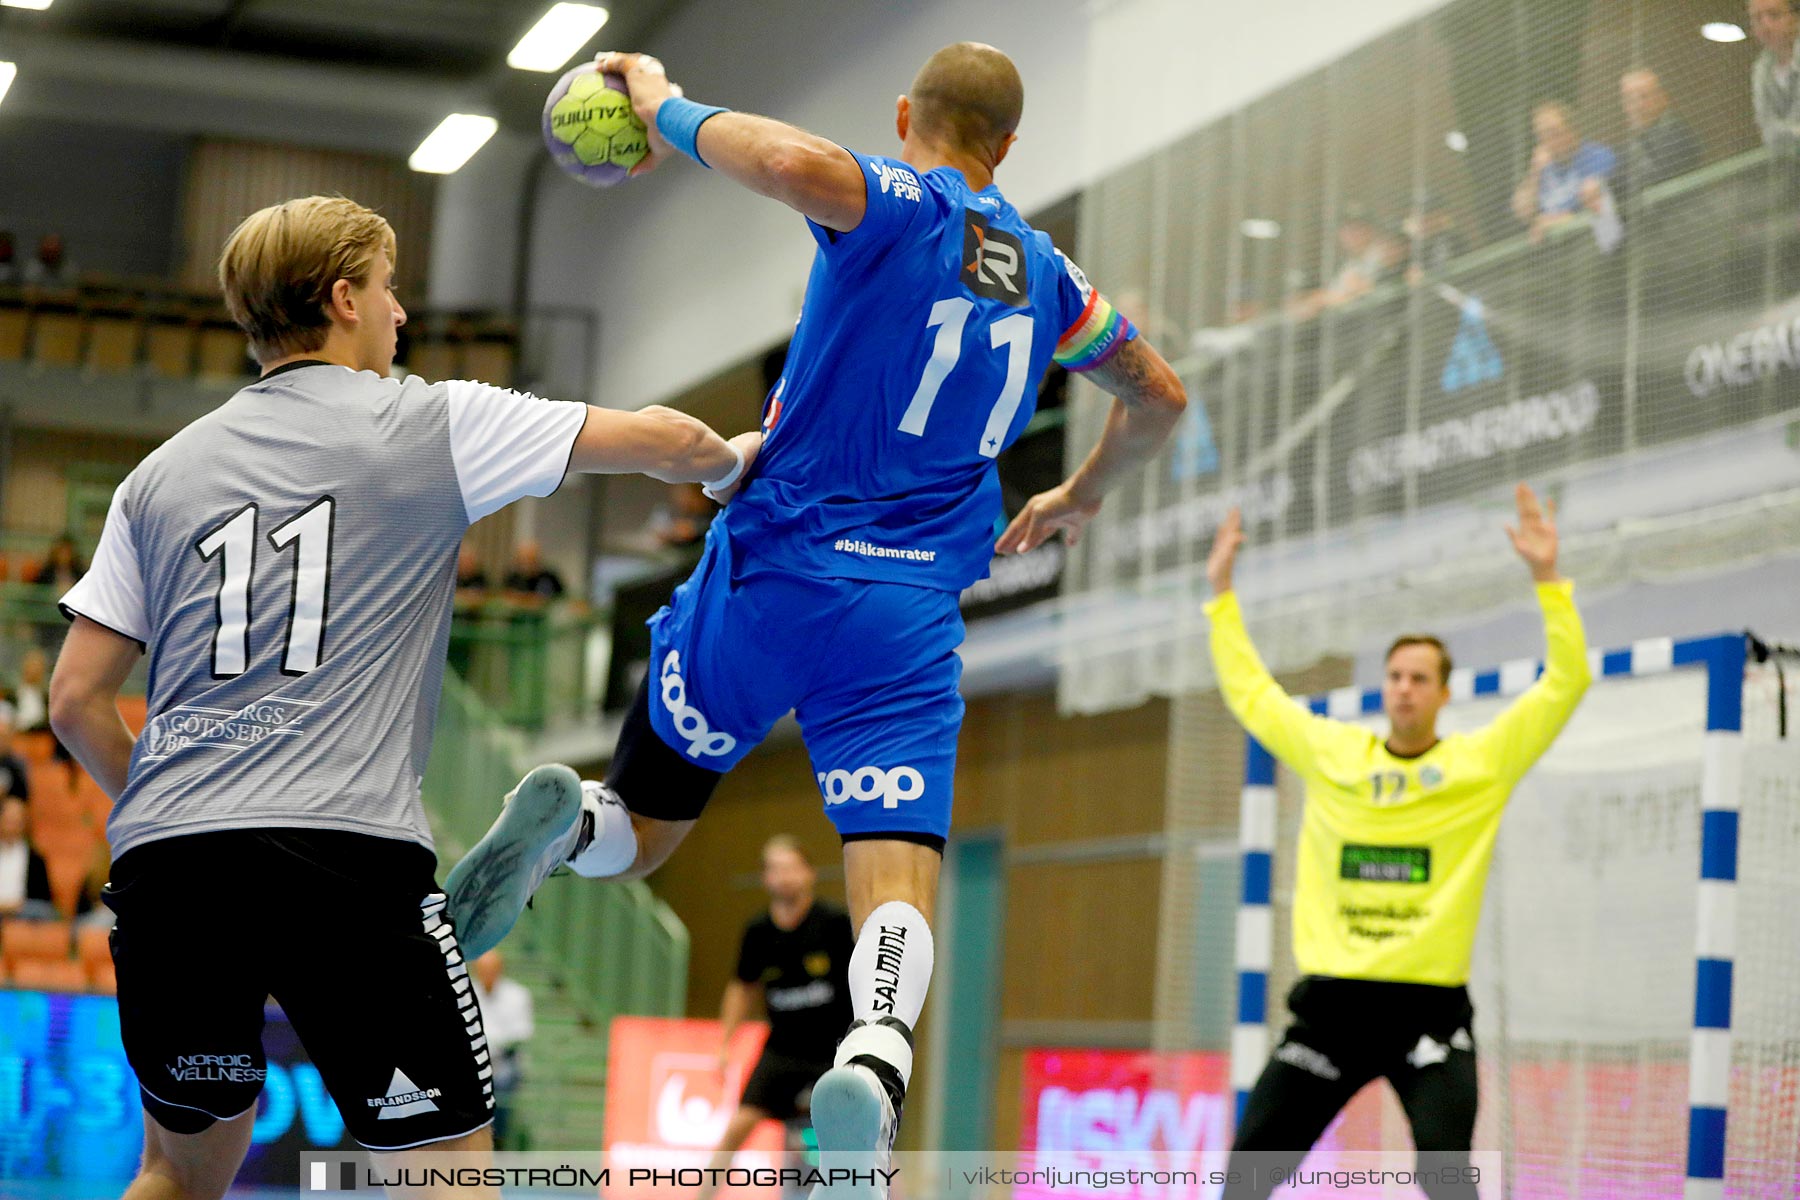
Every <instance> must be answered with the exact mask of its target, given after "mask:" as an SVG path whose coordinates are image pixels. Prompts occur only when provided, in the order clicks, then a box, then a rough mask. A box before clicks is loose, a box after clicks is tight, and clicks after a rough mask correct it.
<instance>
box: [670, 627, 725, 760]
mask: <svg viewBox="0 0 1800 1200" xmlns="http://www.w3.org/2000/svg"><path fill="white" fill-rule="evenodd" d="M660 682H661V684H662V703H663V708H665V709H667V710H668V713H669V719H670V720H672V721H674V722H675V733H676V735H677V736H678V737H680V738H681V739H682V740H683V741H685V742H687V752H688V753H689V754H690V755H692V756H693V757H695V758H702V757H708V756H710V757H713V758H717V757H719V756H720V755H725V754H730V753H731V752H732V751H733V750H735V749H736V748H737V739H736V738H734V737H732V736H731V735H730V734H729V733H714V732H713V727H712V725H711V723H710V722H708V721H707V719H706V714H705V713H703V712H701V711H700V710H699V709H697V708H695V707H693V706H692V705H690V704H689V703H688V702H687V683H686V681H684V680H683V679H682V678H681V655H680V653H679V652H677V651H674V650H671V651H669V655H668V657H667V658H665V659H663V662H662V676H661V680H660Z"/></svg>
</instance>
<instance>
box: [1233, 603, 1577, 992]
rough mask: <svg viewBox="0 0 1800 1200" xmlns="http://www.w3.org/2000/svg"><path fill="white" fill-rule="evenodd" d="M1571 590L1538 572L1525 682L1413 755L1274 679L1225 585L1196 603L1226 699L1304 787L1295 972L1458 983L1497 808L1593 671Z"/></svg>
mask: <svg viewBox="0 0 1800 1200" xmlns="http://www.w3.org/2000/svg"><path fill="white" fill-rule="evenodd" d="M1572 590H1573V585H1572V584H1570V583H1569V582H1568V581H1566V580H1564V581H1561V582H1557V583H1543V584H1539V585H1537V595H1538V604H1539V605H1540V606H1541V607H1542V608H1543V610H1544V635H1545V641H1546V643H1547V644H1548V652H1547V655H1546V659H1545V664H1544V673H1543V674H1542V675H1541V676H1539V678H1538V680H1537V682H1536V683H1534V684H1532V686H1531V687H1530V688H1529V689H1527V690H1526V691H1525V693H1524V694H1523V695H1521V696H1520V697H1519V698H1518V699H1517V700H1515V701H1513V703H1512V705H1511V706H1510V707H1508V708H1507V710H1506V711H1505V712H1503V713H1501V714H1500V715H1499V716H1498V717H1497V718H1495V719H1494V721H1493V722H1492V723H1490V724H1488V725H1486V726H1484V727H1482V728H1481V729H1478V730H1476V731H1475V732H1473V733H1453V734H1450V735H1449V736H1448V737H1445V738H1443V739H1441V740H1440V741H1439V742H1438V743H1437V744H1436V745H1435V746H1433V747H1432V748H1431V749H1429V750H1427V751H1426V752H1425V753H1423V754H1420V755H1418V756H1416V757H1414V758H1401V757H1398V756H1396V755H1394V754H1390V753H1389V752H1388V750H1387V747H1386V746H1385V744H1384V743H1383V740H1382V739H1381V738H1380V737H1378V736H1377V735H1376V734H1375V733H1374V732H1372V731H1370V730H1369V729H1366V728H1364V727H1363V726H1361V725H1352V724H1348V723H1346V722H1342V721H1333V720H1330V719H1328V718H1325V717H1321V716H1317V715H1315V714H1314V713H1313V712H1312V711H1311V710H1310V709H1308V708H1307V707H1306V706H1305V705H1303V704H1301V703H1300V702H1298V701H1296V700H1294V699H1293V698H1292V697H1291V696H1289V695H1288V694H1287V693H1286V692H1284V691H1282V690H1281V687H1280V686H1279V685H1278V684H1277V683H1276V682H1275V680H1274V679H1272V678H1271V677H1270V675H1269V671H1268V668H1266V667H1265V666H1263V663H1262V659H1260V658H1259V657H1258V656H1257V653H1256V648H1255V647H1254V646H1253V645H1251V643H1250V635H1249V633H1248V632H1247V631H1246V630H1245V629H1244V618H1243V613H1242V612H1241V611H1240V610H1239V608H1238V602H1237V596H1236V595H1235V594H1234V593H1231V592H1227V593H1226V594H1225V595H1223V596H1220V597H1218V598H1216V599H1214V600H1213V601H1212V602H1211V603H1210V604H1208V605H1207V608H1206V611H1207V614H1208V615H1209V616H1210V617H1211V618H1212V655H1213V664H1214V667H1215V669H1216V671H1217V672H1218V676H1219V688H1220V691H1221V692H1223V693H1224V697H1225V703H1226V704H1227V705H1229V706H1230V708H1231V711H1232V712H1233V713H1234V714H1235V715H1236V716H1237V719H1238V720H1239V721H1240V722H1241V723H1242V724H1243V726H1244V728H1245V729H1247V730H1248V731H1249V732H1250V733H1251V735H1252V736H1254V737H1255V738H1256V740H1257V741H1259V742H1261V743H1262V744H1263V745H1264V746H1265V747H1267V749H1268V750H1269V752H1270V753H1271V754H1273V755H1274V756H1275V757H1276V758H1277V759H1279V760H1280V761H1281V762H1283V763H1285V764H1286V765H1287V766H1288V767H1289V768H1290V769H1292V770H1293V771H1294V773H1295V774H1297V775H1298V776H1299V777H1300V778H1301V780H1302V781H1303V782H1304V784H1305V786H1306V809H1305V813H1304V815H1303V817H1302V820H1301V825H1300V856H1299V863H1298V876H1297V880H1296V884H1295V889H1294V959H1295V961H1296V963H1297V965H1298V966H1299V968H1300V970H1301V972H1302V973H1303V974H1307V975H1332V976H1338V977H1341V978H1345V979H1379V980H1387V981H1391V982H1401V983H1430V984H1439V985H1445V986H1453V985H1457V984H1462V983H1466V982H1468V978H1469V958H1470V956H1471V953H1472V951H1473V949H1474V945H1475V925H1476V922H1477V921H1478V920H1479V919H1480V916H1481V893H1482V888H1483V887H1484V885H1485V884H1486V881H1487V873H1488V864H1489V862H1490V861H1491V860H1492V858H1493V853H1494V838H1495V836H1496V835H1497V834H1498V833H1499V830H1500V814H1501V810H1502V809H1503V808H1504V807H1505V806H1506V801H1507V798H1508V797H1509V796H1510V795H1511V793H1512V789H1513V785H1515V784H1516V783H1518V781H1519V779H1520V778H1521V777H1522V776H1523V775H1524V774H1525V772H1526V771H1528V770H1530V769H1531V765H1532V763H1534V762H1536V761H1537V759H1538V757H1539V756H1540V755H1541V754H1543V753H1544V751H1545V750H1547V749H1548V748H1549V747H1550V743H1551V742H1552V741H1554V740H1555V738H1556V735H1557V734H1558V733H1559V732H1561V730H1562V727H1563V725H1564V724H1565V723H1567V721H1568V719H1569V715H1570V714H1571V713H1572V712H1574V711H1575V705H1576V703H1577V702H1578V701H1579V700H1580V699H1581V694H1582V692H1584V691H1586V690H1587V685H1588V682H1589V680H1590V679H1591V674H1590V672H1589V668H1588V660H1587V639H1586V637H1585V636H1584V634H1583V633H1582V629H1581V616H1580V614H1578V613H1577V612H1576V611H1575V602H1574V599H1573V598H1572V596H1571V592H1572Z"/></svg>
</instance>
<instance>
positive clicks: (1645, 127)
mask: <svg viewBox="0 0 1800 1200" xmlns="http://www.w3.org/2000/svg"><path fill="white" fill-rule="evenodd" d="M1619 104H1620V106H1621V107H1622V108H1624V110H1625V125H1626V127H1627V128H1628V129H1630V130H1631V137H1630V138H1629V139H1628V140H1627V141H1626V143H1625V153H1624V155H1622V156H1621V158H1620V160H1619V173H1618V177H1617V179H1616V180H1615V182H1614V185H1613V191H1614V193H1615V194H1616V195H1617V196H1618V198H1619V201H1620V203H1622V204H1628V203H1630V202H1631V200H1632V199H1633V198H1634V197H1636V196H1637V195H1638V194H1639V193H1641V192H1642V191H1643V190H1644V189H1645V188H1649V187H1655V186H1656V185H1657V184H1659V183H1661V182H1662V181H1663V180H1665V179H1673V178H1675V177H1676V176H1677V175H1685V174H1687V173H1688V172H1689V171H1692V170H1693V169H1694V168H1695V167H1697V166H1699V165H1700V157H1701V151H1700V139H1699V138H1697V137H1695V136H1694V131H1693V130H1692V129H1690V128H1688V124H1687V122H1686V121H1683V120H1682V119H1681V118H1680V117H1679V116H1677V115H1675V111H1674V109H1673V108H1671V107H1670V104H1669V93H1668V92H1666V91H1664V90H1663V85H1662V80H1661V79H1659V78H1657V75H1656V72H1655V71H1651V70H1648V69H1646V68H1643V67H1639V68H1638V69H1637V70H1634V71H1627V72H1625V74H1623V75H1621V76H1619Z"/></svg>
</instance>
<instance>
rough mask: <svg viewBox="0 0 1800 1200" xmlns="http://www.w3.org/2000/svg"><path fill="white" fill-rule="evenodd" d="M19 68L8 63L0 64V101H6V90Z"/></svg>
mask: <svg viewBox="0 0 1800 1200" xmlns="http://www.w3.org/2000/svg"><path fill="white" fill-rule="evenodd" d="M18 73H19V68H18V67H16V66H14V65H13V64H12V63H9V62H0V100H4V99H6V89H7V88H9V87H11V86H12V81H13V76H14V75H17V74H18Z"/></svg>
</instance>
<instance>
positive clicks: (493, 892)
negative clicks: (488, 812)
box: [444, 763, 591, 960]
mask: <svg viewBox="0 0 1800 1200" xmlns="http://www.w3.org/2000/svg"><path fill="white" fill-rule="evenodd" d="M583 807H584V806H583V804H582V786H581V777H580V776H579V775H577V774H575V772H574V771H573V770H572V769H570V768H569V767H565V766H563V765H561V764H560V763H550V764H547V765H545V766H541V767H534V768H532V769H531V771H529V772H528V773H527V774H526V776H525V778H523V779H521V780H519V785H518V786H517V787H515V788H514V789H513V790H512V791H510V792H508V793H507V794H506V798H505V800H503V801H502V804H501V809H500V815H499V817H497V818H496V819H495V820H494V824H493V825H492V826H491V827H490V828H489V829H488V831H487V833H486V834H485V835H483V837H482V839H481V840H480V841H479V842H477V843H475V847H474V849H472V850H470V851H469V852H468V853H467V854H465V855H464V856H463V859H462V861H461V862H459V863H457V864H456V866H455V867H453V868H451V870H450V876H449V878H448V879H447V880H445V882H444V893H445V895H446V896H448V897H449V906H448V907H449V912H450V919H451V922H452V924H453V925H454V927H455V929H456V938H457V942H458V944H459V945H460V946H461V948H462V952H463V955H464V957H466V958H468V959H471V960H473V959H477V958H480V957H481V956H482V955H483V954H486V953H487V952H488V951H489V950H492V949H493V948H494V947H495V946H498V945H499V944H500V940H501V939H502V938H504V937H505V936H506V935H507V934H508V933H509V932H511V931H512V927H513V924H514V923H515V922H517V921H518V919H519V914H521V913H523V912H524V911H525V905H526V904H527V903H529V902H530V900H531V897H532V895H533V894H534V893H535V892H536V891H537V889H538V885H539V884H541V883H543V882H544V880H545V879H547V878H549V876H550V873H551V872H552V871H554V870H556V868H557V867H559V866H561V865H562V864H563V863H564V862H566V861H567V860H568V859H569V857H570V856H571V855H572V854H574V853H575V851H576V849H577V847H578V845H579V843H580V840H581V836H582V833H583V830H584V827H586V825H587V822H586V821H584V820H582V819H581V818H582V809H583ZM589 836H591V835H589Z"/></svg>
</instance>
